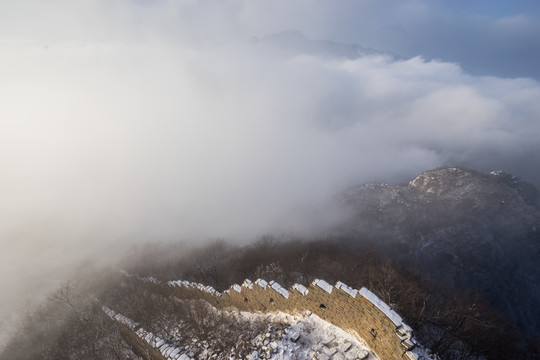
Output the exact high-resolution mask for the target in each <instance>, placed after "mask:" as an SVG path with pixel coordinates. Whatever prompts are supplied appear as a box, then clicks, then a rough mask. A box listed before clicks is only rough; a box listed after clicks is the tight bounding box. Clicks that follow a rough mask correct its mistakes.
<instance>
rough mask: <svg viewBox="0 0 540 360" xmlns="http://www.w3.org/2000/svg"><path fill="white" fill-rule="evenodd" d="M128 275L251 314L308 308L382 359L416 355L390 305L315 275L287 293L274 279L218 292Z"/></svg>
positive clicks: (408, 332) (410, 333) (157, 288)
mask: <svg viewBox="0 0 540 360" xmlns="http://www.w3.org/2000/svg"><path fill="white" fill-rule="evenodd" d="M127 276H130V277H132V278H136V279H137V280H140V281H141V282H142V283H143V284H144V285H146V286H147V287H149V290H150V291H154V292H158V293H161V294H164V295H169V296H176V297H179V298H184V299H204V300H206V301H208V302H209V303H210V304H212V305H213V306H215V307H217V308H236V309H238V310H241V311H251V312H259V311H262V312H277V311H282V312H287V313H295V312H303V311H310V312H312V313H315V314H316V315H318V316H320V317H321V318H322V319H324V320H326V321H328V322H330V323H332V324H334V325H336V326H338V327H340V328H342V329H344V330H346V331H350V332H352V333H356V334H357V335H358V336H359V337H361V338H362V339H363V340H364V341H365V342H366V343H367V345H368V346H369V347H370V348H371V350H373V352H374V353H375V354H376V355H377V356H378V357H379V358H380V359H411V360H415V359H417V356H416V354H415V353H416V351H415V348H416V346H417V344H416V341H415V339H414V337H413V330H412V329H411V328H410V327H409V326H408V325H407V324H406V323H405V322H404V321H403V319H402V318H401V316H399V314H397V313H396V312H395V311H394V310H393V309H392V308H391V307H390V306H389V305H388V304H386V303H385V302H384V301H382V300H381V299H380V298H379V297H377V296H376V295H375V294H374V293H373V292H371V291H369V290H368V289H366V288H364V287H363V288H361V289H360V290H357V289H353V288H351V287H349V286H347V285H346V284H344V283H342V282H340V281H338V282H337V283H336V285H335V286H332V285H330V284H329V283H327V282H326V281H324V280H320V279H317V280H315V281H314V282H313V283H312V284H311V285H310V286H309V287H305V286H303V285H301V284H295V285H294V286H293V287H292V288H291V290H290V291H289V290H287V289H285V288H284V287H282V286H281V285H280V284H278V283H277V282H275V281H270V282H267V281H265V280H263V279H257V280H256V281H255V282H251V281H250V280H247V279H246V280H245V281H244V282H243V284H242V285H237V284H235V285H233V286H231V288H230V289H229V290H225V291H224V292H223V293H219V292H218V291H216V290H215V289H213V288H212V287H210V286H205V285H202V284H198V283H190V282H187V281H169V282H160V281H159V280H157V279H154V278H141V277H139V276H137V275H127ZM254 285H257V286H254ZM293 290H295V291H293Z"/></svg>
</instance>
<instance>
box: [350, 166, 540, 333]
mask: <svg viewBox="0 0 540 360" xmlns="http://www.w3.org/2000/svg"><path fill="white" fill-rule="evenodd" d="M340 201H341V202H342V203H343V204H345V205H346V206H347V207H349V208H350V209H351V210H352V214H353V215H352V216H351V218H350V219H349V221H347V223H346V224H343V226H342V227H341V228H340V233H341V234H342V235H345V236H346V237H347V238H349V239H351V238H352V239H354V240H355V241H356V242H359V241H360V242H368V243H372V244H375V245H376V246H377V247H378V248H379V249H380V250H382V251H385V252H387V253H389V254H391V256H392V257H393V258H394V259H397V260H400V261H401V262H402V263H404V264H406V265H407V266H409V267H414V268H418V269H420V270H421V271H422V272H424V273H427V274H429V275H430V276H431V277H432V278H434V279H436V280H438V281H443V282H444V283H446V284H447V285H450V286H454V287H463V288H472V289H476V290H479V291H481V292H482V293H483V294H484V295H485V296H486V297H487V298H488V299H489V300H490V301H491V302H492V303H493V305H495V306H496V307H498V308H499V309H501V310H503V311H504V312H505V313H506V314H508V315H509V316H510V317H511V318H512V319H513V320H514V321H515V322H516V324H517V325H518V326H519V327H520V328H521V329H523V330H525V331H527V332H529V333H532V334H538V333H540V285H539V283H540V270H539V268H540V267H539V266H538V264H540V212H539V211H538V208H537V206H536V204H537V202H538V191H537V190H536V189H535V188H534V187H533V186H532V185H530V184H527V183H526V182H524V181H522V180H521V179H519V178H516V177H513V176H511V175H509V174H506V173H504V172H492V173H490V174H488V175H485V174H480V173H478V172H475V171H472V170H467V169H462V168H440V169H436V170H432V171H427V172H425V173H422V174H420V175H419V176H418V177H416V178H415V179H414V180H412V181H411V182H410V183H408V184H403V185H397V186H389V185H384V184H365V185H361V186H358V187H355V188H351V189H349V190H347V191H346V192H344V193H343V194H342V196H341V197H340Z"/></svg>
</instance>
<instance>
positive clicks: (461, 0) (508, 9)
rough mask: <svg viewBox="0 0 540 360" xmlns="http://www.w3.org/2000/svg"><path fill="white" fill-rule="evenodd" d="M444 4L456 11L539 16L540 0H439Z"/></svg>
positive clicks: (490, 14) (478, 13)
mask: <svg viewBox="0 0 540 360" xmlns="http://www.w3.org/2000/svg"><path fill="white" fill-rule="evenodd" d="M438 1H439V2H440V3H441V5H442V6H444V7H445V8H447V9H451V10H452V11H454V12H456V13H461V14H468V15H479V16H490V17H508V16H516V15H529V16H538V14H540V2H539V1H538V0H513V1H511V0H438Z"/></svg>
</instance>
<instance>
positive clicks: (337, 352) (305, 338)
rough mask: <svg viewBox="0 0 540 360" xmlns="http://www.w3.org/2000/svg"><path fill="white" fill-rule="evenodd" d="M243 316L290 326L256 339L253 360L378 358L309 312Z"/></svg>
mask: <svg viewBox="0 0 540 360" xmlns="http://www.w3.org/2000/svg"><path fill="white" fill-rule="evenodd" d="M239 316H240V317H242V318H244V319H246V320H252V319H255V318H257V317H264V318H265V319H266V320H267V321H269V322H270V323H273V322H277V323H282V324H287V325H286V327H285V328H283V329H282V330H281V331H277V332H274V333H269V332H267V333H266V334H263V335H259V336H257V337H256V338H255V339H254V345H256V349H255V350H254V351H253V352H252V353H251V357H250V359H253V360H256V359H276V360H278V359H298V360H303V359H306V360H307V359H309V360H312V359H318V360H323V359H367V360H374V359H377V358H376V357H375V355H374V354H373V353H372V352H371V351H369V349H368V348H367V346H366V345H365V344H364V343H363V342H361V341H360V340H358V339H357V338H355V337H354V336H352V335H351V334H349V333H347V332H345V331H343V330H342V329H340V328H338V327H336V326H334V325H332V324H330V323H328V322H326V321H324V320H322V319H321V318H320V317H318V316H317V315H315V314H310V313H309V312H308V313H306V314H304V315H296V316H293V315H289V314H284V313H277V314H252V313H246V312H241V313H240V314H239Z"/></svg>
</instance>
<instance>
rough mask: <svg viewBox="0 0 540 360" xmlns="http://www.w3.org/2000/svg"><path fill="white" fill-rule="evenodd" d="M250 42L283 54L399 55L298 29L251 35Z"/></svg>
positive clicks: (340, 56)
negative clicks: (318, 37)
mask: <svg viewBox="0 0 540 360" xmlns="http://www.w3.org/2000/svg"><path fill="white" fill-rule="evenodd" d="M250 42H251V43H252V44H253V45H254V46H256V47H258V48H262V49H266V50H268V51H273V52H277V53H281V54H283V55H289V56H294V55H301V54H304V55H312V56H320V57H323V58H345V59H350V60H354V59H358V58H360V57H362V56H369V55H372V56H373V55H381V56H390V57H391V58H393V59H395V60H398V59H399V58H400V57H399V56H397V55H394V54H391V53H390V52H384V51H380V50H375V49H370V48H365V47H362V46H360V45H358V44H343V43H339V42H335V41H331V40H313V39H309V38H308V37H307V36H306V35H304V34H303V33H302V32H301V31H299V30H286V31H282V32H279V33H275V34H270V35H266V36H263V37H260V38H259V37H253V38H251V39H250Z"/></svg>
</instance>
